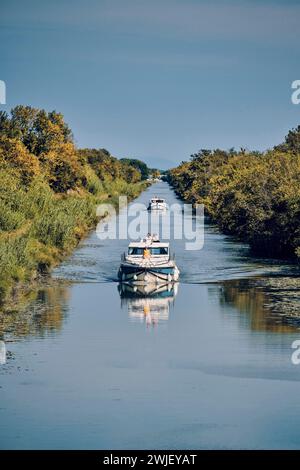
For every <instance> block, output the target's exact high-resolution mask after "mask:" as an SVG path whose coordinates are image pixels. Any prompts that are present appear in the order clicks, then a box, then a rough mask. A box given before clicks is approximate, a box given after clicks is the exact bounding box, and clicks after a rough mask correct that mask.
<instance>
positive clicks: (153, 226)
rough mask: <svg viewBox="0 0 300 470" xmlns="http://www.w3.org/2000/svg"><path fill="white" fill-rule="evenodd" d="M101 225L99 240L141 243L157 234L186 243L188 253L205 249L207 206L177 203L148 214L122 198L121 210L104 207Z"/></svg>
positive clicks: (144, 208) (143, 207)
mask: <svg viewBox="0 0 300 470" xmlns="http://www.w3.org/2000/svg"><path fill="white" fill-rule="evenodd" d="M97 216H98V217H100V221H99V223H98V225H97V229H96V233H97V236H98V238H99V239H101V240H106V239H113V240H114V239H120V240H126V239H130V240H134V241H137V240H140V239H143V238H144V237H145V236H146V235H147V234H156V235H157V237H158V238H159V239H162V240H169V239H173V240H185V249H186V250H201V249H202V248H203V246H204V206H203V204H197V205H196V206H195V207H193V206H192V205H191V204H183V205H181V204H178V203H174V204H171V205H169V206H168V208H167V209H166V210H163V211H159V210H154V211H148V210H147V206H146V205H145V204H142V203H132V204H130V205H128V201H127V197H126V196H120V197H119V207H118V208H117V209H116V207H115V206H114V205H112V204H100V205H99V206H98V207H97Z"/></svg>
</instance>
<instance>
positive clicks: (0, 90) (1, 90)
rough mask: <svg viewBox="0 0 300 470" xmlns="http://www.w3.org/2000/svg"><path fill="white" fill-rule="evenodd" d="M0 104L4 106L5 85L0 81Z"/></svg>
mask: <svg viewBox="0 0 300 470" xmlns="http://www.w3.org/2000/svg"><path fill="white" fill-rule="evenodd" d="M0 104H6V84H5V82H4V81H3V80H0Z"/></svg>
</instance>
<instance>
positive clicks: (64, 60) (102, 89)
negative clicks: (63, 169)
mask: <svg viewBox="0 0 300 470" xmlns="http://www.w3.org/2000/svg"><path fill="white" fill-rule="evenodd" d="M299 24H300V2H299V1H291V0H290V1H289V0H277V1H276V0H251V1H244V0H231V1H227V0H210V1H209V0H207V1H201V0H185V1H184V0H147V1H145V0H97V1H96V0H86V1H83V0H72V1H71V0H68V1H66V0H59V1H58V0H52V1H47V0H43V1H40V0H39V1H35V0H26V2H25V1H21V0H0V57H1V61H0V79H1V80H5V82H6V87H7V104H6V105H5V106H4V105H1V109H6V110H9V109H10V108H11V107H13V106H15V105H16V104H30V105H32V106H37V107H43V108H46V109H48V110H52V109H56V110H57V111H61V112H62V113H63V114H64V115H65V119H66V121H67V122H68V123H69V124H70V126H71V128H72V129H73V132H74V135H75V139H76V143H77V145H78V146H80V147H105V148H107V149H108V150H109V151H110V152H111V153H112V154H114V155H116V156H118V157H123V156H135V157H139V158H141V159H144V160H146V161H147V162H148V163H150V164H151V165H154V166H159V167H162V168H165V167H170V166H174V165H175V164H177V163H178V162H180V161H181V160H185V159H187V158H188V157H189V155H190V154H191V153H193V152H196V151H197V150H198V149H199V148H216V147H221V148H225V149H226V148H230V147H233V146H235V147H236V148H239V147H240V146H242V147H246V148H249V149H265V148H268V147H272V146H273V145H274V144H277V143H279V142H281V141H282V140H283V138H284V135H285V134H286V133H287V131H288V130H289V129H290V128H292V127H295V126H297V125H298V124H300V105H299V106H296V105H293V104H292V103H291V83H292V81H293V80H296V79H300V60H299V59H300V53H299V50H300V27H299Z"/></svg>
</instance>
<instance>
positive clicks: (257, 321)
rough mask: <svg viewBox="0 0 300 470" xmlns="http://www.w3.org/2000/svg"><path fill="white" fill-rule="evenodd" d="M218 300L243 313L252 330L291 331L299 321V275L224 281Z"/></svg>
mask: <svg viewBox="0 0 300 470" xmlns="http://www.w3.org/2000/svg"><path fill="white" fill-rule="evenodd" d="M220 303H221V304H222V305H228V304H229V305H231V306H233V307H235V308H236V309H237V310H238V311H239V312H240V313H241V314H245V313H246V314H247V316H248V319H247V320H248V323H249V326H250V328H251V329H252V330H255V331H273V332H278V333H285V332H292V331H295V329H296V328H297V329H298V328H299V325H300V278H299V277H292V276H284V277H279V276H277V277H276V276H274V277H266V278H263V277H262V278H253V279H239V280H231V281H224V282H223V283H222V288H221V290H220Z"/></svg>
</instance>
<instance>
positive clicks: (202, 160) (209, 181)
mask: <svg viewBox="0 0 300 470" xmlns="http://www.w3.org/2000/svg"><path fill="white" fill-rule="evenodd" d="M168 178H169V182H170V183H171V184H172V185H173V187H174V189H175V191H176V193H177V194H178V195H179V196H180V197H182V198H183V199H184V200H186V201H189V202H192V203H199V204H200V203H202V204H204V205H205V210H206V214H207V215H208V216H209V217H210V218H211V219H212V220H213V221H214V222H215V223H216V224H217V225H218V226H219V228H220V229H221V230H222V231H223V232H224V233H226V234H232V235H235V236H237V237H238V238H239V239H241V240H243V241H245V242H248V243H249V244H250V246H251V247H252V250H253V251H254V252H255V253H256V254H260V255H263V256H270V257H283V258H291V259H294V260H298V261H299V259H300V127H298V128H297V129H293V130H292V131H290V132H289V134H288V135H287V137H286V138H285V141H284V143H283V144H281V145H278V146H276V147H274V148H273V149H272V150H268V151H266V152H249V151H246V150H245V149H241V150H240V151H235V150H234V149H231V150H229V151H223V150H219V149H217V150H213V151H210V150H201V151H199V152H198V153H197V154H195V155H192V156H191V160H190V161H189V162H183V163H182V164H181V165H179V166H178V167H177V168H174V169H172V170H170V172H169V174H168Z"/></svg>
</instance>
